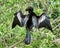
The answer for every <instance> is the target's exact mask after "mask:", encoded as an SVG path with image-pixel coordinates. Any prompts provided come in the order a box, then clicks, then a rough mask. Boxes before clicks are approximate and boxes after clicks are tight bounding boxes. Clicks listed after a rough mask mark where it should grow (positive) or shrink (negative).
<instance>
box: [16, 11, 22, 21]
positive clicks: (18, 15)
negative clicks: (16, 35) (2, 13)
mask: <svg viewBox="0 0 60 48" xmlns="http://www.w3.org/2000/svg"><path fill="white" fill-rule="evenodd" d="M17 18H18V20H19V21H20V22H21V20H22V18H21V14H20V12H18V13H17Z"/></svg>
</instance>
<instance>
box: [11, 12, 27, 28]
mask: <svg viewBox="0 0 60 48" xmlns="http://www.w3.org/2000/svg"><path fill="white" fill-rule="evenodd" d="M27 20H28V16H27V15H23V13H22V12H21V11H18V12H16V13H15V14H14V20H13V23H12V28H14V27H15V26H16V25H19V26H20V27H22V26H24V25H26V22H27Z"/></svg>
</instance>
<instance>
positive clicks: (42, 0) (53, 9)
mask: <svg viewBox="0 0 60 48" xmlns="http://www.w3.org/2000/svg"><path fill="white" fill-rule="evenodd" d="M28 6H32V7H33V8H34V12H35V13H36V14H37V15H41V14H42V13H43V12H46V14H47V15H48V16H49V17H50V21H51V24H52V28H53V31H54V32H51V31H49V30H47V29H45V28H42V29H39V30H38V29H35V28H34V29H33V30H32V31H31V36H32V42H31V44H30V45H29V46H26V45H25V44H24V41H23V40H24V38H25V34H26V29H25V27H19V26H16V27H15V28H14V29H12V28H11V26H12V22H13V19H14V13H15V12H16V11H18V10H21V11H22V12H23V14H28V13H27V12H26V11H25V9H26V8H27V7H28ZM57 38H60V0H0V48H12V47H11V46H13V48H60V44H59V43H54V42H53V40H54V39H57Z"/></svg>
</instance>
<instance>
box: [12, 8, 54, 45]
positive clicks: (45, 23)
mask: <svg viewBox="0 0 60 48" xmlns="http://www.w3.org/2000/svg"><path fill="white" fill-rule="evenodd" d="M26 11H28V12H29V14H28V15H23V13H22V12H21V11H18V12H16V13H15V14H14V16H15V17H14V21H13V23H12V28H14V27H15V26H16V25H19V26H20V27H23V26H26V30H27V32H26V38H25V44H30V42H31V35H30V31H31V29H32V27H35V28H42V27H45V28H47V29H49V30H51V31H53V30H52V27H51V24H50V20H49V19H50V18H49V17H48V16H47V15H46V14H45V13H42V14H41V15H40V16H37V15H36V14H35V13H34V12H33V8H32V7H28V8H26Z"/></svg>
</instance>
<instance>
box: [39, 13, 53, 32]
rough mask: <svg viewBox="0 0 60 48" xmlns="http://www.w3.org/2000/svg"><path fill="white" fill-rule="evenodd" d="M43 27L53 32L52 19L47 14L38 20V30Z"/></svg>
mask: <svg viewBox="0 0 60 48" xmlns="http://www.w3.org/2000/svg"><path fill="white" fill-rule="evenodd" d="M42 27H45V28H47V29H49V30H51V31H52V27H51V24H50V18H49V17H48V16H47V15H46V14H42V15H41V16H40V17H39V18H38V28H42Z"/></svg>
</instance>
